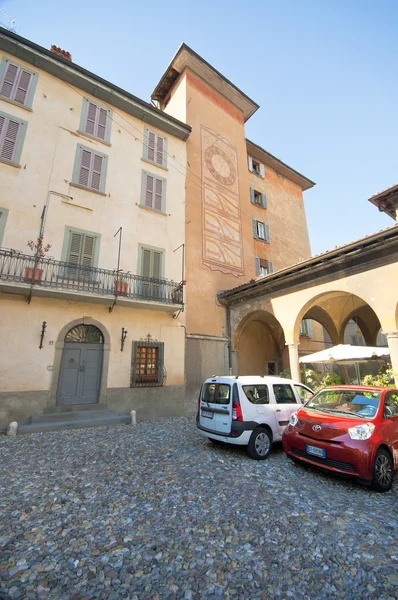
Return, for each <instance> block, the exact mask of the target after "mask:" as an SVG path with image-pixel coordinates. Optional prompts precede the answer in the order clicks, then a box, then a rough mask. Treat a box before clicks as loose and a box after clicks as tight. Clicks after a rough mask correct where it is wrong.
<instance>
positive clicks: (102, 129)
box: [97, 108, 108, 140]
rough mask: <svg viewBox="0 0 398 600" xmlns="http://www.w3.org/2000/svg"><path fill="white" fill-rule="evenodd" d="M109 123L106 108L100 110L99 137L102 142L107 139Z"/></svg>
mask: <svg viewBox="0 0 398 600" xmlns="http://www.w3.org/2000/svg"><path fill="white" fill-rule="evenodd" d="M107 122H108V111H107V110H105V109H104V108H100V109H99V111H98V126H97V137H99V138H100V139H101V140H104V139H105V136H106V126H107Z"/></svg>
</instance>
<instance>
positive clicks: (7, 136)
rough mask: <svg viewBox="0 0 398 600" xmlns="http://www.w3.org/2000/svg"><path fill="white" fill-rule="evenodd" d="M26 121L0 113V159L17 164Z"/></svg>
mask: <svg viewBox="0 0 398 600" xmlns="http://www.w3.org/2000/svg"><path fill="white" fill-rule="evenodd" d="M26 127H27V123H26V121H21V120H20V119H16V118H15V117H12V116H11V115H8V114H6V113H0V160H1V161H3V162H8V163H13V164H18V162H19V159H20V157H21V152H22V145H23V141H24V138H25V132H26Z"/></svg>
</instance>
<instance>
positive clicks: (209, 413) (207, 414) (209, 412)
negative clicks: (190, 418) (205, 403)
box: [202, 410, 214, 419]
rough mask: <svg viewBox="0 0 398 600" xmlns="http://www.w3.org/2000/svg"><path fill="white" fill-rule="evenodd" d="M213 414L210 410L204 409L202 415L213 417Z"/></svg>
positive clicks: (208, 417)
mask: <svg viewBox="0 0 398 600" xmlns="http://www.w3.org/2000/svg"><path fill="white" fill-rule="evenodd" d="M213 415H214V413H212V412H211V411H210V410H202V417H206V418H207V419H212V418H213Z"/></svg>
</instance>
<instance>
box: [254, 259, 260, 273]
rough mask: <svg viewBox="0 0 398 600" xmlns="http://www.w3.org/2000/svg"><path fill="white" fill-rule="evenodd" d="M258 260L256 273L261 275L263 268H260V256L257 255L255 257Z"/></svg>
mask: <svg viewBox="0 0 398 600" xmlns="http://www.w3.org/2000/svg"><path fill="white" fill-rule="evenodd" d="M254 260H255V261H256V275H257V276H258V275H260V273H261V270H260V259H259V257H258V256H256V258H255V259H254Z"/></svg>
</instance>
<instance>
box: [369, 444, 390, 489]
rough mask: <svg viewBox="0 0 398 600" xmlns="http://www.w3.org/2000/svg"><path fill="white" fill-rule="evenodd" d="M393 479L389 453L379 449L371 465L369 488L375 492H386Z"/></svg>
mask: <svg viewBox="0 0 398 600" xmlns="http://www.w3.org/2000/svg"><path fill="white" fill-rule="evenodd" d="M393 479H394V464H393V462H392V459H391V456H390V455H389V453H388V452H387V451H386V450H384V449H383V448H380V449H379V450H378V451H377V453H376V458H375V462H374V465H373V479H372V481H371V486H372V488H373V489H374V490H376V492H388V491H389V490H391V488H392V482H393Z"/></svg>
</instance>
